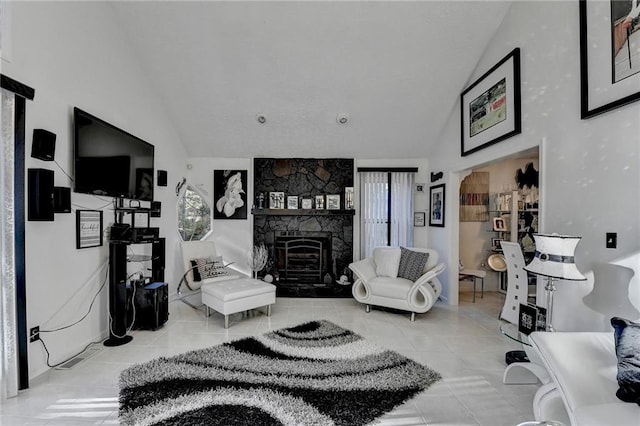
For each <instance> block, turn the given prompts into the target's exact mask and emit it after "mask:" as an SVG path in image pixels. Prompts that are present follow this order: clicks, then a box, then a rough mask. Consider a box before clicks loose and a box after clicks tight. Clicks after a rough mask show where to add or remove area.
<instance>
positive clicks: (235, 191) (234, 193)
mask: <svg viewBox="0 0 640 426" xmlns="http://www.w3.org/2000/svg"><path fill="white" fill-rule="evenodd" d="M246 187H247V171H246V170H214V171H213V200H214V202H215V208H214V209H213V218H214V219H246V218H247V193H246V190H245V188H246Z"/></svg>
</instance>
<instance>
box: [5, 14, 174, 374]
mask: <svg viewBox="0 0 640 426" xmlns="http://www.w3.org/2000/svg"><path fill="white" fill-rule="evenodd" d="M112 16H113V15H112V10H111V7H110V6H108V5H107V4H105V3H98V2H70V3H61V2H39V3H30V2H14V3H12V8H11V15H10V18H11V29H12V33H11V37H10V38H9V41H10V42H11V49H10V51H11V57H10V58H8V59H9V61H10V62H7V61H3V63H2V73H3V74H6V75H8V76H10V77H12V78H14V79H16V80H18V81H20V82H22V83H24V84H27V85H29V86H31V87H33V88H34V89H35V91H36V95H35V99H34V100H33V101H29V102H27V124H26V126H27V129H26V131H27V133H26V134H27V141H26V142H27V144H26V151H27V157H28V158H27V162H26V167H27V168H46V169H51V170H54V173H55V185H56V186H72V185H71V182H70V181H69V179H68V178H67V177H66V176H65V175H64V173H63V172H62V170H64V171H65V172H66V173H68V174H70V175H72V171H73V164H72V155H73V134H72V124H71V123H72V109H73V107H74V106H78V107H80V108H82V109H84V110H86V111H88V112H90V113H92V114H94V115H96V116H98V117H100V118H102V119H104V120H105V121H108V122H110V123H112V124H114V125H116V126H118V127H120V128H122V129H125V130H126V131H128V132H130V133H132V134H134V135H136V136H138V137H140V138H142V139H144V140H146V141H148V142H150V143H152V144H153V145H155V148H156V150H155V154H156V157H155V167H156V168H157V169H163V170H167V171H168V181H169V186H168V187H162V188H159V187H157V186H156V188H155V199H156V200H157V201H160V202H162V217H161V218H158V219H152V226H158V227H160V235H161V236H165V237H167V265H166V266H167V269H166V273H165V280H166V281H168V282H170V283H172V285H173V286H175V284H174V283H176V282H177V279H176V278H175V273H176V272H175V268H174V262H175V255H172V249H174V248H175V247H176V233H175V231H169V230H170V229H171V230H175V229H176V226H175V223H176V209H175V203H176V197H175V193H174V190H173V189H174V187H175V182H176V180H177V179H178V174H179V173H180V172H179V171H177V168H179V167H183V165H184V163H185V161H184V158H185V157H186V153H185V151H184V149H183V147H182V144H181V142H180V139H179V138H178V136H177V134H176V132H175V131H174V129H173V126H172V124H171V120H170V118H169V117H168V116H167V115H166V113H165V111H164V110H163V109H162V107H161V106H160V102H158V99H157V98H156V97H155V95H154V93H153V92H152V91H151V90H150V88H149V87H148V86H147V84H146V78H145V74H144V73H143V72H142V71H141V69H140V68H139V66H138V62H137V59H136V56H135V54H134V53H133V52H132V51H131V50H130V48H129V45H128V43H127V41H126V40H125V39H124V38H123V36H122V34H121V32H120V31H118V28H117V26H114V24H113V22H114V20H113V19H112ZM3 41H5V40H4V39H3ZM34 128H43V129H47V130H49V131H51V132H54V133H56V134H57V140H56V153H55V160H56V163H57V165H56V164H55V163H52V162H43V161H40V160H36V159H33V158H30V157H29V153H30V150H31V135H32V134H33V129H34ZM60 169H62V170H60ZM71 201H72V204H73V206H72V207H73V209H74V211H75V210H76V209H83V208H88V209H102V210H103V211H104V213H103V215H104V227H105V228H108V227H109V225H110V224H111V223H112V222H113V213H112V210H111V209H110V205H111V199H110V198H106V197H94V196H89V195H84V194H75V193H72V198H71ZM75 238H76V224H75V214H56V215H55V221H54V222H27V224H26V262H27V273H26V286H27V295H26V296H27V297H26V298H27V327H28V328H31V327H33V326H36V325H39V326H40V328H41V330H48V329H53V328H57V327H60V326H65V325H67V324H70V323H72V322H74V321H77V320H79V319H80V317H81V316H82V315H83V314H84V313H86V312H87V311H88V309H89V304H90V302H91V299H92V297H93V296H94V295H95V294H96V293H97V292H98V290H99V288H100V286H101V284H102V283H103V282H104V280H105V277H106V272H107V270H106V267H105V265H106V262H107V259H108V240H105V242H104V244H103V246H102V247H99V248H86V249H81V250H77V249H76V241H75ZM132 267H133V268H141V267H142V266H141V265H132ZM107 288H108V286H106V287H105V288H104V289H103V290H102V291H101V292H100V294H99V296H98V298H97V300H96V303H95V304H94V307H93V309H92V311H91V313H90V314H89V315H88V316H87V318H86V319H84V320H83V321H82V322H80V323H79V324H77V325H75V326H73V327H71V328H69V329H66V330H64V331H59V332H53V333H41V336H42V339H43V341H44V342H46V345H47V347H48V349H49V352H50V353H51V359H50V360H49V362H50V363H52V364H53V363H58V362H60V361H63V360H65V359H67V358H68V357H70V356H72V355H74V354H76V353H77V352H79V351H80V350H81V349H82V348H84V346H85V345H87V344H88V343H90V342H92V341H98V340H100V339H101V338H103V337H106V335H107V330H108V308H107V307H108V291H107ZM172 293H173V292H172ZM46 369H47V367H46V364H45V353H44V351H43V349H42V347H41V345H40V343H30V344H29V375H30V376H31V377H35V376H37V375H39V374H40V373H42V372H44V371H45V370H46Z"/></svg>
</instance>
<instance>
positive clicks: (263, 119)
mask: <svg viewBox="0 0 640 426" xmlns="http://www.w3.org/2000/svg"><path fill="white" fill-rule="evenodd" d="M256 121H257V122H258V123H260V124H265V123H266V122H267V117H265V116H264V115H262V114H258V115H256Z"/></svg>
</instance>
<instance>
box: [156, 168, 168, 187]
mask: <svg viewBox="0 0 640 426" xmlns="http://www.w3.org/2000/svg"><path fill="white" fill-rule="evenodd" d="M158 186H167V171H166V170H158Z"/></svg>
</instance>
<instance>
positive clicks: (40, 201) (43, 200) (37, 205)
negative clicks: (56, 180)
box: [27, 169, 53, 221]
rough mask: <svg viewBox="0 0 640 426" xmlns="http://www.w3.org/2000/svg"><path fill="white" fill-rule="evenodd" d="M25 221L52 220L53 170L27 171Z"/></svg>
mask: <svg viewBox="0 0 640 426" xmlns="http://www.w3.org/2000/svg"><path fill="white" fill-rule="evenodd" d="M28 184H29V197H28V200H29V205H28V207H27V219H28V220H37V221H46V220H53V170H47V169H29V170H28Z"/></svg>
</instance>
